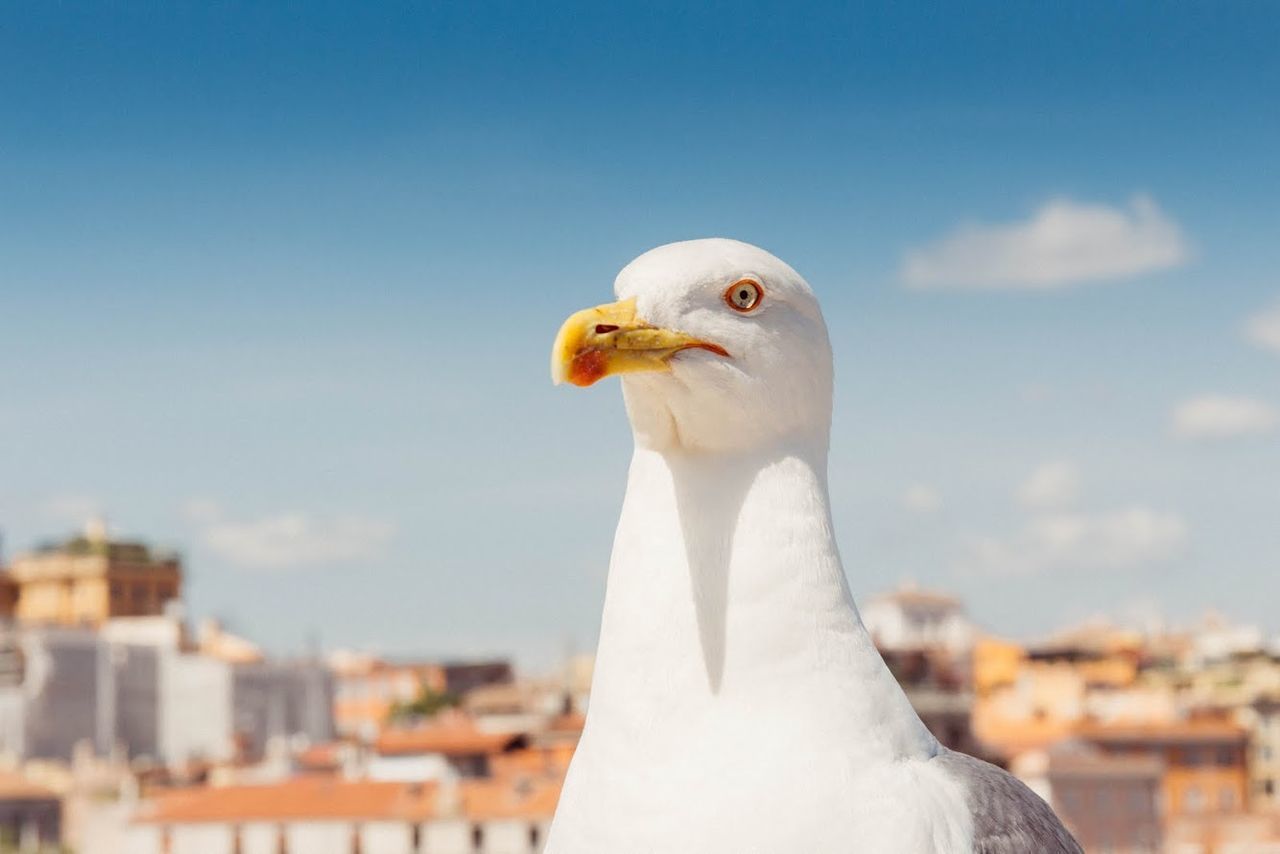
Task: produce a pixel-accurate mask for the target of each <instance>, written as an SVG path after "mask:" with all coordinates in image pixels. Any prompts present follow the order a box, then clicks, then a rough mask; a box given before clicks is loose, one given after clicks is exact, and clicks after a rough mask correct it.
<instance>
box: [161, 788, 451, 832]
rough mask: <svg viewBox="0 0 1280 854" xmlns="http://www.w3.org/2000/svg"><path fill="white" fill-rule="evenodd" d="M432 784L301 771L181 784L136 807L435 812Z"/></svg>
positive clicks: (187, 815) (206, 816)
mask: <svg viewBox="0 0 1280 854" xmlns="http://www.w3.org/2000/svg"><path fill="white" fill-rule="evenodd" d="M435 799H436V790H435V787H434V786H424V785H421V784H414V783H382V782H370V781H361V782H348V781H343V780H336V779H333V778H329V777H321V778H312V777H299V778H296V779H293V780H288V781H286V782H283V783H277V784H275V785H269V786H227V787H224V788H198V789H184V790H181V791H177V792H172V793H169V794H166V795H162V796H160V797H159V798H157V799H156V800H155V801H154V802H152V803H151V804H150V805H149V807H145V808H144V809H143V811H142V812H140V813H139V816H138V818H139V820H141V821H147V822H156V823H161V824H186V823H193V822H204V821H282V820H287V819H319V818H332V819H344V818H345V819H374V818H381V819H392V818H394V819H402V820H405V821H422V820H424V819H426V818H428V817H430V816H431V815H433V814H434V812H435Z"/></svg>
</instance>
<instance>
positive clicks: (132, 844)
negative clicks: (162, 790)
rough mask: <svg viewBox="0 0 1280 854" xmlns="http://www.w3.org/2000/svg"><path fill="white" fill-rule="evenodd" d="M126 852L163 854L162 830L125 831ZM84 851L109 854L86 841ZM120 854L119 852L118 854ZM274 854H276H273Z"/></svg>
mask: <svg viewBox="0 0 1280 854" xmlns="http://www.w3.org/2000/svg"><path fill="white" fill-rule="evenodd" d="M124 838H125V845H126V847H125V849H124V850H125V851H127V852H129V854H162V852H163V850H164V849H163V846H162V844H161V843H162V839H161V830H160V828H159V827H157V826H156V825H154V824H135V825H133V826H131V827H130V828H129V829H128V830H126V831H125V835H124ZM84 850H85V851H86V852H88V851H93V852H99V851H101V854H107V852H106V851H102V849H100V848H97V847H94V843H93V842H92V841H90V840H86V841H85V847H84ZM117 854H119V852H117ZM273 854H274V852H273Z"/></svg>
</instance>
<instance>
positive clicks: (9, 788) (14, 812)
mask: <svg viewBox="0 0 1280 854" xmlns="http://www.w3.org/2000/svg"><path fill="white" fill-rule="evenodd" d="M6 844H8V845H11V846H13V847H12V848H8V849H5V848H4V846H5V845H6ZM0 849H2V850H12V851H19V852H38V851H50V852H53V851H60V850H62V800H61V798H59V797H58V795H57V794H56V793H55V792H53V791H52V790H50V789H47V788H45V787H44V786H40V785H37V784H35V783H33V782H31V781H30V780H27V779H26V778H24V777H23V776H22V775H20V774H16V773H13V772H11V771H0Z"/></svg>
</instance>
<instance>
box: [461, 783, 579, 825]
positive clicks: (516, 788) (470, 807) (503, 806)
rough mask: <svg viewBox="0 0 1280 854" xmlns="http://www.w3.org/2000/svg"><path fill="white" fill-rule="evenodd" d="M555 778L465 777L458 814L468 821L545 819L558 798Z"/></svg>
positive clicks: (553, 809)
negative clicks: (491, 778)
mask: <svg viewBox="0 0 1280 854" xmlns="http://www.w3.org/2000/svg"><path fill="white" fill-rule="evenodd" d="M561 785H562V783H561V781H560V780H558V779H546V778H534V777H530V778H519V779H516V780H515V781H510V780H466V781H464V782H463V783H462V814H463V815H465V816H466V817H467V818H468V819H471V820H472V821H484V820H486V819H495V818H527V819H544V818H545V819H549V818H551V816H552V815H554V814H555V811H556V803H557V802H559V800H560V787H561Z"/></svg>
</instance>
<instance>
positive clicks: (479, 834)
mask: <svg viewBox="0 0 1280 854" xmlns="http://www.w3.org/2000/svg"><path fill="white" fill-rule="evenodd" d="M471 848H472V850H474V851H476V852H479V851H481V850H483V849H484V828H483V827H481V826H480V825H478V824H473V825H471Z"/></svg>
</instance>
